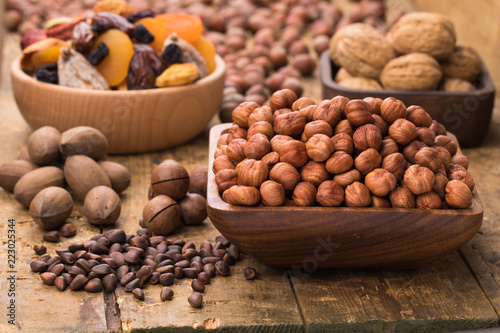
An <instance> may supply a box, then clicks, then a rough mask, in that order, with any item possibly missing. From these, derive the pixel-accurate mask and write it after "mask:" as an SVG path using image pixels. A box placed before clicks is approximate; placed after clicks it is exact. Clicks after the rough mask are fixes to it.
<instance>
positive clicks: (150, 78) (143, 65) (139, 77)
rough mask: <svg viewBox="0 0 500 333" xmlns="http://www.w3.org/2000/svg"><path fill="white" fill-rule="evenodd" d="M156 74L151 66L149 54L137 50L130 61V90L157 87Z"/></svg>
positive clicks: (128, 78)
mask: <svg viewBox="0 0 500 333" xmlns="http://www.w3.org/2000/svg"><path fill="white" fill-rule="evenodd" d="M155 80H156V77H155V74H154V72H153V69H152V68H151V67H150V64H149V58H148V54H147V53H146V52H136V53H135V54H134V56H133V57H132V61H131V62H130V67H129V70H128V75H127V88H128V90H140V89H151V88H154V87H155Z"/></svg>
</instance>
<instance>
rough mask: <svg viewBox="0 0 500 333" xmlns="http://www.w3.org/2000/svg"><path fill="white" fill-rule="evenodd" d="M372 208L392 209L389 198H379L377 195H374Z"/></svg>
mask: <svg viewBox="0 0 500 333" xmlns="http://www.w3.org/2000/svg"><path fill="white" fill-rule="evenodd" d="M370 207H376V208H391V207H392V206H391V202H390V201H389V199H387V198H385V197H384V198H382V197H378V196H376V195H372V203H371V204H370Z"/></svg>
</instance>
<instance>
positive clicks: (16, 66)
mask: <svg viewBox="0 0 500 333" xmlns="http://www.w3.org/2000/svg"><path fill="white" fill-rule="evenodd" d="M21 58H22V55H20V56H18V57H17V58H16V59H15V60H14V61H13V62H12V65H11V71H10V73H11V77H12V78H15V79H18V80H20V81H22V82H23V83H25V84H30V85H33V86H35V88H40V89H51V90H54V91H56V92H58V93H71V94H77V95H88V94H92V96H103V97H105V96H115V97H123V96H124V95H126V96H128V97H130V96H144V95H146V96H156V95H161V94H165V93H169V94H176V93H181V92H185V91H189V90H193V89H199V88H203V87H205V86H207V85H210V84H212V83H214V82H215V81H217V80H219V79H220V78H221V77H223V76H224V74H225V72H226V63H225V62H224V60H223V59H222V58H221V57H220V56H219V55H218V54H216V55H215V64H216V66H215V69H214V71H213V72H212V73H210V74H209V75H207V76H206V77H204V78H202V79H200V80H197V81H195V82H193V83H190V84H187V85H182V86H172V87H163V88H153V89H142V90H85V89H78V88H72V87H64V86H60V85H56V84H51V83H46V82H42V81H38V80H37V79H35V78H34V77H33V76H30V75H28V74H26V73H25V72H24V71H23V70H22V69H21ZM15 81H16V80H12V82H13V83H12V84H15Z"/></svg>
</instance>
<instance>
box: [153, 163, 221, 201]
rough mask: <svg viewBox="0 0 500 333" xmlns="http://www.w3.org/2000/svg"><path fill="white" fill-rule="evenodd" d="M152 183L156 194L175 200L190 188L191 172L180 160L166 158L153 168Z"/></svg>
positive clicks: (180, 197)
mask: <svg viewBox="0 0 500 333" xmlns="http://www.w3.org/2000/svg"><path fill="white" fill-rule="evenodd" d="M214 167H215V165H214ZM151 185H153V190H154V192H155V193H156V194H165V195H168V196H169V197H171V198H172V199H174V200H180V199H182V198H183V197H184V196H185V195H186V193H187V191H188V189H189V174H188V172H187V170H186V169H185V168H184V166H183V165H182V164H180V163H179V162H177V161H174V160H164V161H163V162H161V163H160V164H159V165H158V166H157V167H156V168H155V169H154V170H153V173H152V174H151Z"/></svg>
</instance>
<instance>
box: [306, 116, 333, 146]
mask: <svg viewBox="0 0 500 333" xmlns="http://www.w3.org/2000/svg"><path fill="white" fill-rule="evenodd" d="M315 134H324V135H327V136H328V137H331V136H332V135H333V130H332V127H331V126H330V124H328V123H327V122H326V121H324V120H314V121H311V122H309V123H307V124H306V126H305V127H304V132H302V135H301V137H300V139H301V140H302V142H307V140H309V138H310V137H312V136H313V135H315Z"/></svg>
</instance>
